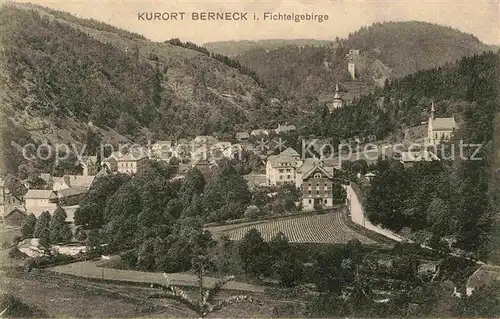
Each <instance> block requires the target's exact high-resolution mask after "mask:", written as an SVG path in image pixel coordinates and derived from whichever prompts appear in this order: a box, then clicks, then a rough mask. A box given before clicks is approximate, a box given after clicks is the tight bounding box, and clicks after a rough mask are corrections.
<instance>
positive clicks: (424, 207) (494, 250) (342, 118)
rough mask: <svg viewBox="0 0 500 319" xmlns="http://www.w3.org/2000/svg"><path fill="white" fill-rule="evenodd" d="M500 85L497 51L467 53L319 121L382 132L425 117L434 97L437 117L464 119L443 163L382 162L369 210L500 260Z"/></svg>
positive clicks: (337, 128) (395, 225)
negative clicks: (411, 165) (409, 163)
mask: <svg viewBox="0 0 500 319" xmlns="http://www.w3.org/2000/svg"><path fill="white" fill-rule="evenodd" d="M499 88H500V53H493V52H490V53H485V54H482V55H475V56H472V57H464V58H462V59H461V60H460V61H459V62H457V63H456V64H453V65H451V64H450V65H448V66H446V67H441V68H436V69H433V70H428V71H420V72H417V73H415V74H412V75H410V76H406V77H404V78H402V79H399V80H395V81H393V82H392V83H390V84H389V85H387V86H386V87H385V88H384V89H379V90H377V91H375V93H373V94H371V95H369V96H366V97H363V98H362V99H361V100H360V101H359V102H358V103H356V104H355V105H353V106H349V107H346V108H344V109H341V110H338V111H336V112H334V113H332V114H325V115H324V117H322V121H320V122H321V123H322V124H321V125H319V126H318V127H319V130H323V131H322V133H323V134H325V135H326V136H333V137H334V138H338V137H339V136H349V135H352V134H360V135H364V134H378V135H377V136H378V137H379V138H380V137H383V136H384V135H385V134H386V133H388V132H389V131H390V130H391V129H394V128H396V127H400V126H404V125H411V124H416V123H419V122H420V121H422V120H425V118H426V116H427V115H428V109H429V105H430V102H431V101H436V108H437V111H438V112H437V114H438V115H437V116H439V117H442V116H444V115H447V116H451V115H452V114H453V115H455V116H456V117H457V118H460V119H461V122H462V125H461V127H460V128H459V130H458V131H457V132H456V134H455V137H454V141H453V142H452V143H450V144H449V145H445V146H443V147H442V148H440V149H438V155H439V156H440V157H443V156H446V157H443V158H442V161H441V162H434V163H421V164H419V165H416V166H414V167H410V168H404V167H403V165H402V164H401V163H400V162H399V161H391V160H385V161H381V162H379V164H378V165H377V167H376V170H377V176H376V177H375V179H374V180H373V182H372V185H371V187H370V188H369V191H368V196H367V203H366V208H367V212H368V215H369V218H370V219H371V220H372V221H373V222H375V223H380V224H382V225H384V226H385V227H388V228H390V229H393V230H395V231H400V230H402V229H403V228H405V227H406V228H409V229H411V230H412V231H414V232H416V231H424V232H430V233H431V234H432V235H433V238H432V242H433V243H434V244H435V245H438V244H439V245H442V244H443V243H442V242H441V238H445V237H447V238H454V240H456V243H455V244H454V247H456V248H460V249H463V250H465V251H469V252H473V253H474V254H475V255H476V256H478V257H480V258H482V259H488V258H491V259H493V260H495V261H496V262H498V255H499V254H498V246H495V245H494V244H498V242H499V237H498V231H497V230H496V229H497V228H498V227H499V224H498V220H499V219H498V217H499V216H500V210H499V206H498V198H499V196H500V193H499V190H498V187H497V185H498V184H499V182H500V180H499V176H498V173H497V170H498V158H497V154H498V143H497V142H495V143H493V142H494V141H497V140H498V121H494V119H495V117H498V114H499V112H500V91H499ZM381 101H383V102H381ZM320 117H321V116H320ZM342 124H343V126H342ZM495 132H496V133H495ZM494 133H495V134H494ZM460 145H466V146H465V147H464V146H462V147H461V146H460ZM478 147H480V148H478ZM476 151H477V152H476ZM492 159H494V161H492Z"/></svg>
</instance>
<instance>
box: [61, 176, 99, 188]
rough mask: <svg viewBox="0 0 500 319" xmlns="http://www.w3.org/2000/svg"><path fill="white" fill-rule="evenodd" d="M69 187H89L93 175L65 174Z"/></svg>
mask: <svg viewBox="0 0 500 319" xmlns="http://www.w3.org/2000/svg"><path fill="white" fill-rule="evenodd" d="M66 176H67V177H68V180H69V186H71V187H90V185H92V183H93V182H94V179H95V176H92V175H66Z"/></svg>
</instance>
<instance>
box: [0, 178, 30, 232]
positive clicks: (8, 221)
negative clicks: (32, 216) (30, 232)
mask: <svg viewBox="0 0 500 319" xmlns="http://www.w3.org/2000/svg"><path fill="white" fill-rule="evenodd" d="M0 188H1V190H0V196H1V198H0V216H1V218H2V222H3V224H4V225H6V226H20V225H17V224H18V223H19V222H21V223H22V220H24V219H23V218H25V217H26V213H25V208H24V201H23V199H22V198H19V197H17V196H14V195H13V194H12V193H11V192H10V191H9V190H8V189H7V187H6V186H5V183H4V180H3V179H0Z"/></svg>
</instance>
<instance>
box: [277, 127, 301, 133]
mask: <svg viewBox="0 0 500 319" xmlns="http://www.w3.org/2000/svg"><path fill="white" fill-rule="evenodd" d="M296 129H297V128H296V127H295V125H279V126H278V128H277V129H276V130H275V132H276V133H280V132H289V131H295V130H296Z"/></svg>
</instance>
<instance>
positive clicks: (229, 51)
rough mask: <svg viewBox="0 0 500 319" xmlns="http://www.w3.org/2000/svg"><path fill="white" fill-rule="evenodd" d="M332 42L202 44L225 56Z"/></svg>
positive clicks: (279, 41) (247, 41) (329, 43)
mask: <svg viewBox="0 0 500 319" xmlns="http://www.w3.org/2000/svg"><path fill="white" fill-rule="evenodd" d="M333 44H334V43H333V42H332V41H324V40H315V39H292V40H285V39H267V40H258V41H250V40H240V41H216V42H207V43H205V44H203V47H205V48H206V49H207V50H208V51H210V52H213V53H218V54H223V55H227V56H233V55H236V54H241V53H244V52H247V51H250V50H252V49H257V48H258V49H264V50H272V49H277V48H280V47H285V46H306V45H307V46H325V45H333Z"/></svg>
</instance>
